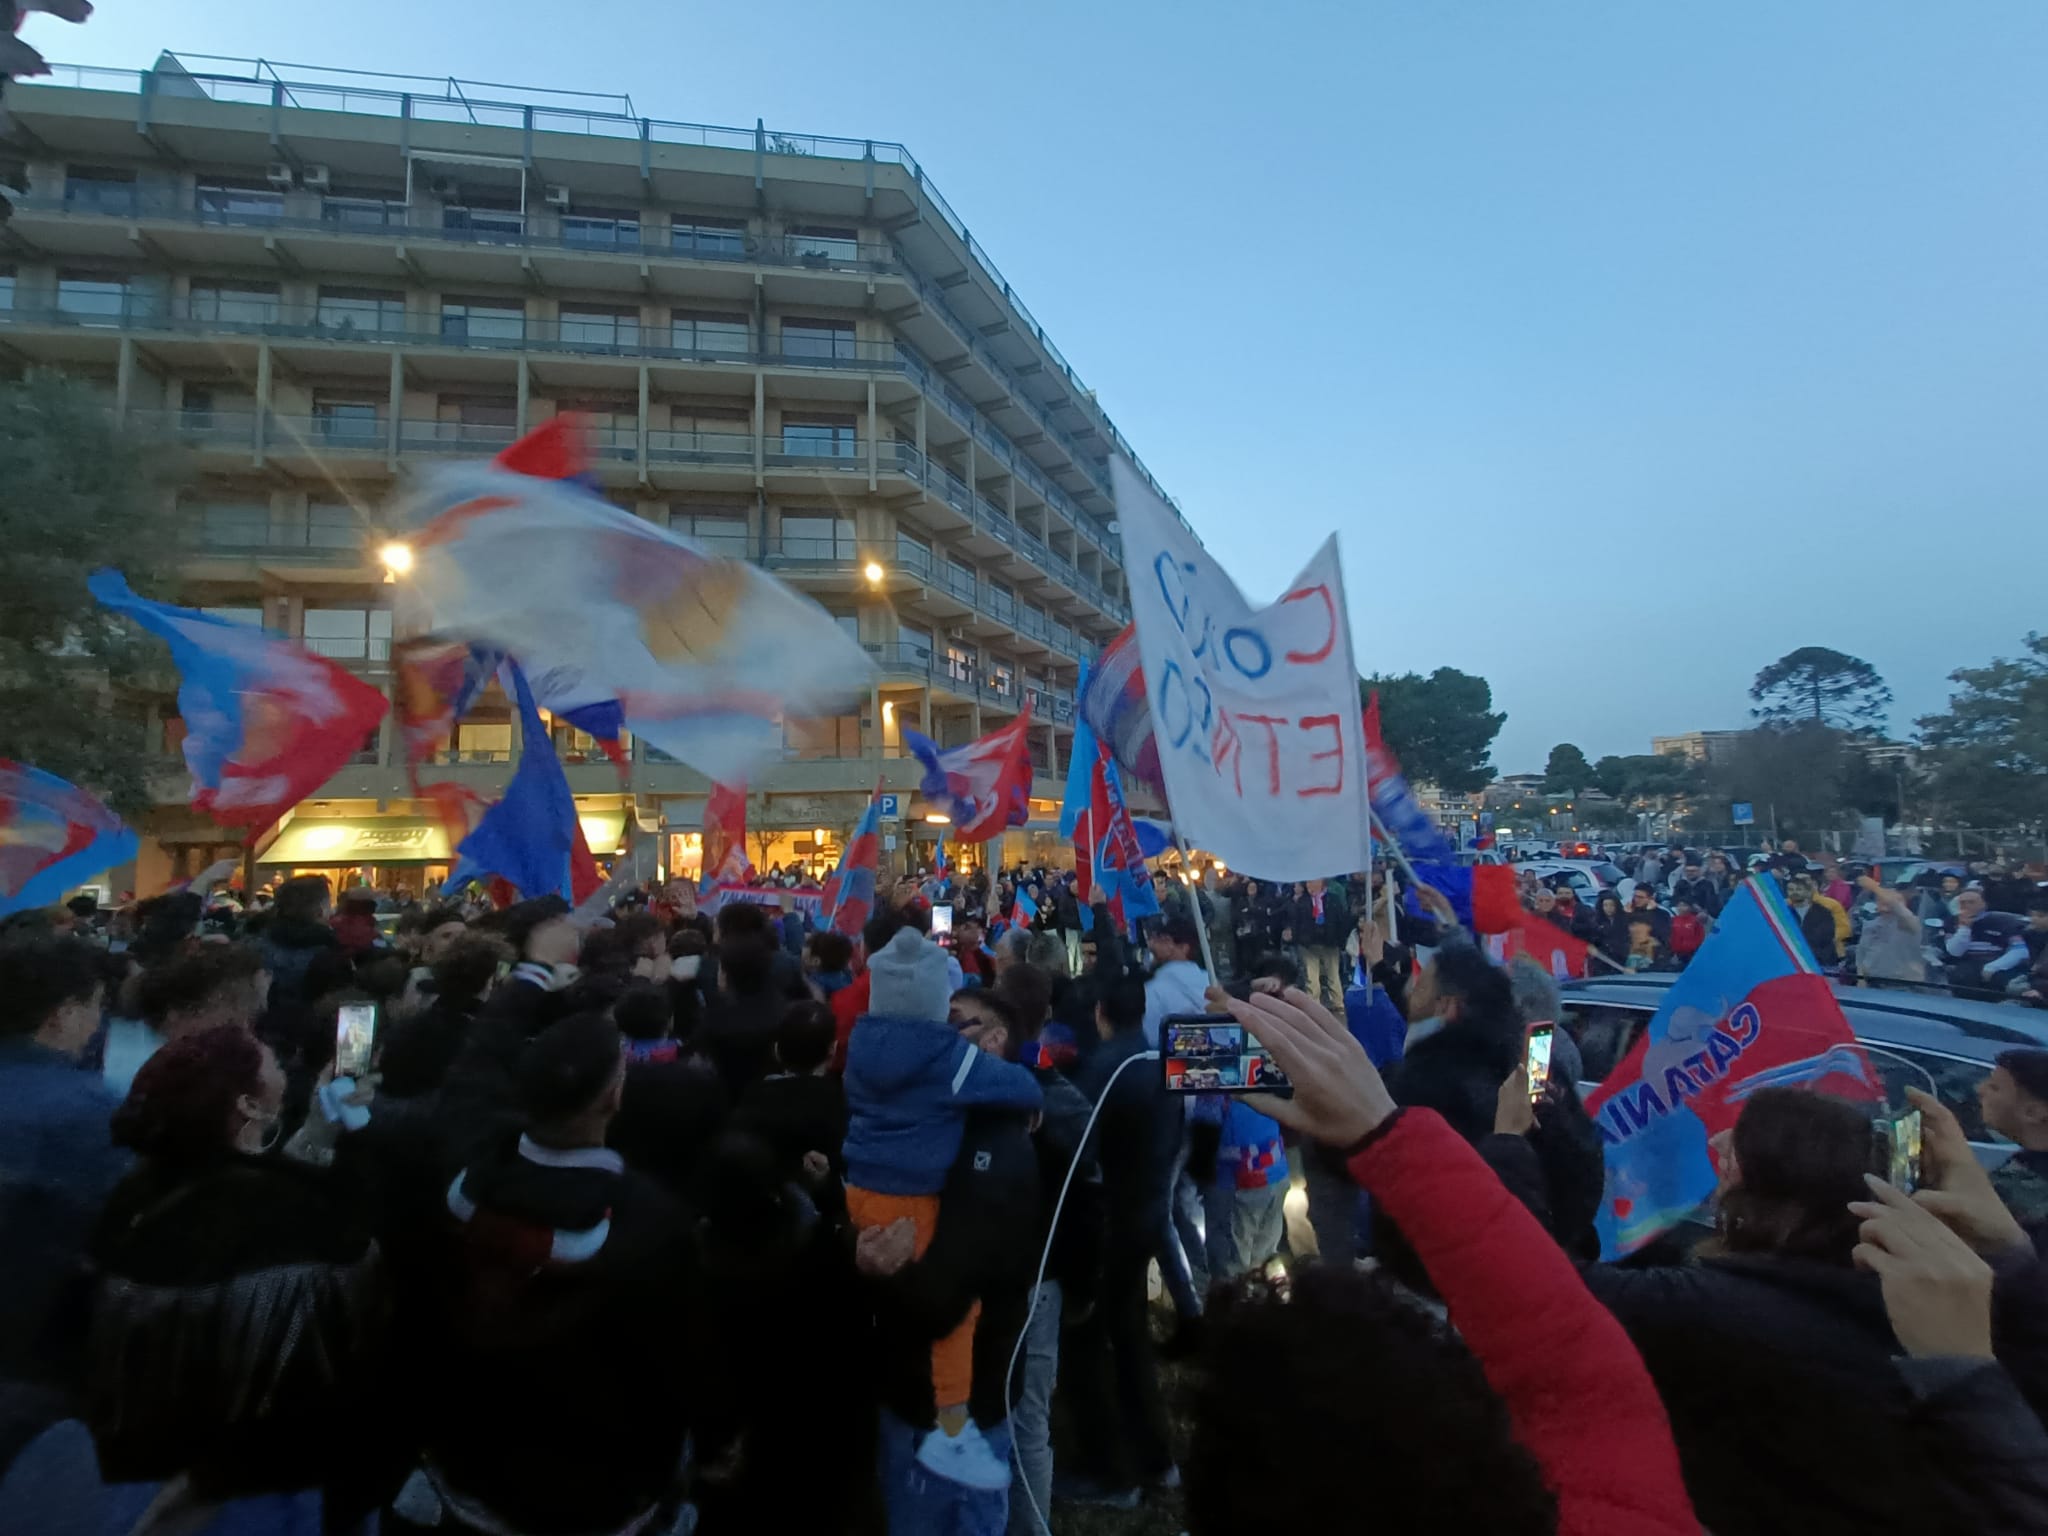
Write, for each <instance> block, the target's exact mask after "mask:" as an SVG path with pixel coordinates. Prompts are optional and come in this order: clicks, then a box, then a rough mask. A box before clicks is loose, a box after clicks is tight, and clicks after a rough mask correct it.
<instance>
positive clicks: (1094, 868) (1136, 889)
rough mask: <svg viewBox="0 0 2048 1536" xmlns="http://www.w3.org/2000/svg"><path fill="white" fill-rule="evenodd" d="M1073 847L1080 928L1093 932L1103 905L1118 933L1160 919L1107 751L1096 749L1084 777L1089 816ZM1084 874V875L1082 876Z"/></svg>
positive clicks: (1140, 848) (1141, 851)
mask: <svg viewBox="0 0 2048 1536" xmlns="http://www.w3.org/2000/svg"><path fill="white" fill-rule="evenodd" d="M1080 825H1081V829H1082V835H1080V836H1077V837H1076V839H1075V844H1074V855H1075V857H1074V864H1075V869H1076V872H1077V879H1076V882H1075V884H1076V895H1077V897H1078V898H1079V900H1080V902H1081V925H1082V927H1084V928H1090V929H1092V928H1093V927H1094V918H1093V915H1092V911H1091V909H1092V907H1093V905H1094V904H1095V903H1098V902H1100V903H1102V904H1104V905H1106V906H1107V907H1108V908H1109V915H1110V918H1111V920H1112V921H1113V922H1115V923H1116V925H1117V927H1118V929H1119V930H1120V931H1122V932H1125V933H1128V932H1130V929H1131V925H1132V924H1133V923H1135V922H1136V921H1137V920H1138V919H1139V918H1141V917H1155V916H1157V915H1158V913H1159V901H1158V898H1157V897H1155V896H1154V895H1153V894H1152V881H1151V879H1150V877H1149V876H1148V875H1147V874H1146V872H1145V852H1144V848H1143V846H1142V844H1141V843H1140V842H1139V839H1138V833H1137V829H1136V828H1135V827H1133V826H1132V825H1131V813H1130V811H1129V809H1128V808H1127V807H1126V806H1125V804H1124V789H1123V782H1122V780H1121V779H1120V778H1119V777H1118V775H1117V765H1116V760H1115V759H1114V758H1113V757H1111V756H1110V752H1109V748H1108V747H1107V746H1105V745H1104V744H1103V743H1101V742H1099V741H1098V742H1097V743H1096V744H1095V766H1094V768H1093V770H1092V772H1091V773H1090V775H1089V791H1088V814H1087V816H1086V817H1085V818H1083V820H1082V822H1081V824H1080ZM1083 871H1085V874H1083V873H1081V872H1083Z"/></svg>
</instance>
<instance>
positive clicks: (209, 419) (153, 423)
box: [128, 409, 256, 453]
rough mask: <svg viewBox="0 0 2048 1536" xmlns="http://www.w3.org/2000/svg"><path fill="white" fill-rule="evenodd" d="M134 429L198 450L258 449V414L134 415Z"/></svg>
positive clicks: (130, 418)
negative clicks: (174, 440) (167, 438)
mask: <svg viewBox="0 0 2048 1536" xmlns="http://www.w3.org/2000/svg"><path fill="white" fill-rule="evenodd" d="M128 421H129V423H130V425H132V426H134V427H135V428H136V429H138V430H139V431H142V432H147V433H153V434H159V435H162V436H164V437H170V438H175V439H177V441H179V442H181V443H184V444H187V445H188V446H191V447H196V448H240V449H244V450H246V451H248V452H251V453H253V452H254V451H255V449H256V413H255V412H254V411H209V410H190V409H188V410H182V411H130V412H129V413H128Z"/></svg>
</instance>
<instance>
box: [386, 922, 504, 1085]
mask: <svg viewBox="0 0 2048 1536" xmlns="http://www.w3.org/2000/svg"><path fill="white" fill-rule="evenodd" d="M511 959H512V951H511V949H510V948H509V947H508V946H507V945H506V944H505V943H504V941H503V940H501V939H497V938H494V937H492V936H491V935H489V934H482V933H475V934H472V933H464V934H462V935H460V936H458V937H454V938H450V939H446V940H443V941H441V942H440V943H439V944H438V945H437V946H436V950H435V958H434V961H433V967H432V973H431V979H430V982H429V985H430V986H431V988H432V993H433V996H432V1000H431V1001H430V1002H429V1003H428V1004H427V1006H426V1008H425V1009H424V1010H423V1011H422V1012H420V1013H417V1014H415V1015H413V1016H412V1017H411V1018H409V1019H401V1020H399V1021H398V1022H397V1023H395V1024H393V1025H391V1026H390V1028H389V1031H388V1032H387V1033H386V1035H385V1038H384V1041H383V1043H382V1045H381V1047H380V1050H379V1056H378V1068H379V1070H380V1072H381V1073H382V1079H381V1081H380V1082H379V1083H378V1085H377V1086H378V1092H379V1094H380V1095H381V1096H383V1097H385V1098H390V1099H416V1098H419V1097H420V1096H422V1095H423V1094H428V1093H432V1092H434V1091H435V1090H436V1089H438V1088H439V1087H440V1086H441V1084H442V1083H443V1082H444V1081H445V1080H446V1079H447V1076H448V1069H449V1068H450V1067H452V1066H453V1065H454V1064H455V1059H456V1057H458V1056H460V1055H461V1054H462V1049H463V1047H464V1046H465V1045H466V1044H467V1043H468V1041H469V1032H470V1030H471V1028H472V1027H473V1026H474V1025H475V1023H476V1017H477V1014H478V1012H479V1011H480V1010H481V1009H482V1008H483V1004H484V996H485V994H486V993H488V992H489V991H490V989H491V984H492V982H494V981H496V980H497V977H498V967H499V966H500V965H502V964H508V963H509V962H510V961H511Z"/></svg>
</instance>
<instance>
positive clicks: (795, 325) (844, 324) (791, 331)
mask: <svg viewBox="0 0 2048 1536" xmlns="http://www.w3.org/2000/svg"><path fill="white" fill-rule="evenodd" d="M857 350H858V349H857V348H856V347H855V346H854V340H853V322H852V321H850V320H785V321H783V322H782V355H783V356H784V357H828V358H834V359H839V360H845V359H850V358H852V357H854V356H856V355H857Z"/></svg>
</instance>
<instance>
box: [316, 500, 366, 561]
mask: <svg viewBox="0 0 2048 1536" xmlns="http://www.w3.org/2000/svg"><path fill="white" fill-rule="evenodd" d="M362 542H363V520H362V518H361V517H359V516H357V515H356V509H355V508H354V507H352V506H350V505H349V504H348V503H347V502H333V501H316V502H314V503H312V504H311V505H310V506H308V507H307V508H306V543H307V544H308V546H310V547H311V548H313V549H356V548H359V547H361V545H362Z"/></svg>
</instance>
